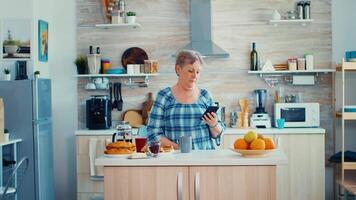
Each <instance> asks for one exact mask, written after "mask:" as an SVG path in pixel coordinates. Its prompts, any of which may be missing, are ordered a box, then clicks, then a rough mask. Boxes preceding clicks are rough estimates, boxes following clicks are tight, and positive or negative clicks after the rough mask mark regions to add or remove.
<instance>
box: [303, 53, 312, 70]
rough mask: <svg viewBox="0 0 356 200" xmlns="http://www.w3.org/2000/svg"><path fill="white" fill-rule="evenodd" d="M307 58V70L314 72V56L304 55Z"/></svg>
mask: <svg viewBox="0 0 356 200" xmlns="http://www.w3.org/2000/svg"><path fill="white" fill-rule="evenodd" d="M304 56H305V64H306V66H305V67H306V69H307V70H313V69H314V56H313V54H311V53H306V54H304Z"/></svg>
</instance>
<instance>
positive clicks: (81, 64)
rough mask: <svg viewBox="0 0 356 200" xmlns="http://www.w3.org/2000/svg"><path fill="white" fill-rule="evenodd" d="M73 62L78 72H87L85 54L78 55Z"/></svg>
mask: <svg viewBox="0 0 356 200" xmlns="http://www.w3.org/2000/svg"><path fill="white" fill-rule="evenodd" d="M74 64H75V65H76V66H77V71H78V74H87V72H88V60H87V57H86V56H78V57H77V58H76V59H75V61H74Z"/></svg>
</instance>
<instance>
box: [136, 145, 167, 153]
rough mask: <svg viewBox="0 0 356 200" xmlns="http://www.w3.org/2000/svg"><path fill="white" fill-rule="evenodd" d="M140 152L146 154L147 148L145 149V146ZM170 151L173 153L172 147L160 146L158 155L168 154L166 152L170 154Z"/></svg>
mask: <svg viewBox="0 0 356 200" xmlns="http://www.w3.org/2000/svg"><path fill="white" fill-rule="evenodd" d="M141 151H142V152H148V148H147V145H145V146H144V147H143V148H142V150H141ZM171 151H174V148H173V146H171V145H166V146H161V147H160V149H159V152H160V153H168V152H171Z"/></svg>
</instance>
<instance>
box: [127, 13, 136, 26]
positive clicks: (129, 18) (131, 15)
mask: <svg viewBox="0 0 356 200" xmlns="http://www.w3.org/2000/svg"><path fill="white" fill-rule="evenodd" d="M126 22H127V23H128V24H134V23H135V22H136V13H135V12H133V11H129V12H127V13H126Z"/></svg>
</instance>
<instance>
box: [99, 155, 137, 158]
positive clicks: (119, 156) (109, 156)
mask: <svg viewBox="0 0 356 200" xmlns="http://www.w3.org/2000/svg"><path fill="white" fill-rule="evenodd" d="M129 155H131V154H104V156H105V157H108V158H127V157H128V156H129Z"/></svg>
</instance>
